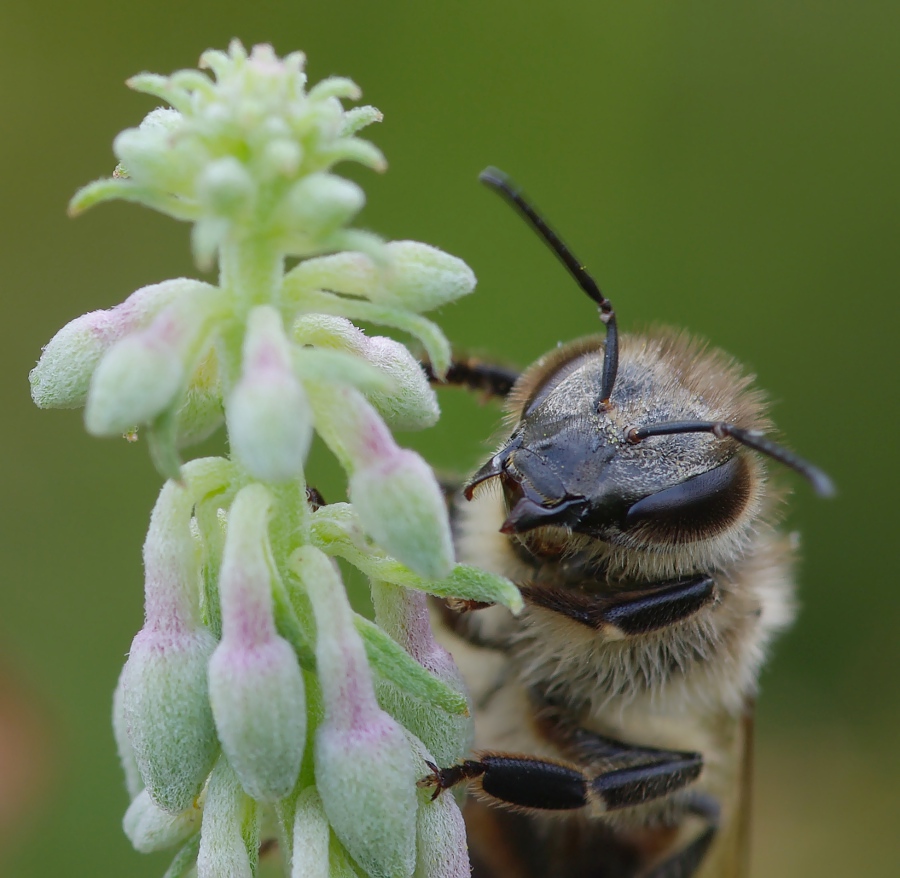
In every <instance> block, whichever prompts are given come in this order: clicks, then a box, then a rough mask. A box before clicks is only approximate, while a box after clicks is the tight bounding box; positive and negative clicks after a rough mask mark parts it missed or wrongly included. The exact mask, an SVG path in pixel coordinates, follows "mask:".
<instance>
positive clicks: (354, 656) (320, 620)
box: [294, 546, 418, 878]
mask: <svg viewBox="0 0 900 878" xmlns="http://www.w3.org/2000/svg"><path fill="white" fill-rule="evenodd" d="M294 557H295V565H294V566H295V570H296V571H297V573H298V575H299V576H300V578H301V580H302V582H303V585H304V586H305V587H306V590H307V592H308V594H309V597H310V600H311V602H312V606H313V612H314V614H315V619H316V631H317V638H316V664H317V670H318V675H319V680H320V683H321V686H322V699H323V702H324V713H325V715H324V718H323V721H322V723H321V725H320V726H319V728H318V729H317V731H316V741H315V751H314V755H315V771H316V783H317V785H318V790H319V795H320V796H321V797H322V803H323V805H324V808H325V813H326V814H327V815H328V819H329V821H330V823H331V825H332V827H333V828H334V831H335V834H336V835H337V837H338V838H339V839H340V841H341V842H342V843H343V844H344V846H345V847H346V848H347V850H348V851H349V853H350V854H351V856H352V857H353V858H354V859H355V860H356V861H357V862H358V863H359V864H360V865H361V866H362V867H363V868H364V869H365V870H366V871H367V872H368V873H369V874H370V875H372V876H375V878H409V876H411V875H412V872H413V868H414V866H415V831H416V827H415V823H416V807H417V797H416V780H417V779H418V775H417V773H416V772H417V770H418V769H417V765H416V762H415V760H414V758H413V754H412V750H411V748H410V744H409V741H408V739H407V737H406V733H405V732H404V730H403V728H402V727H401V726H400V725H399V724H398V723H397V722H396V721H395V720H393V719H392V718H391V717H390V716H389V715H388V714H386V713H385V712H384V711H382V710H381V709H380V708H379V707H378V703H377V702H376V700H375V693H374V691H373V687H372V674H371V671H370V670H369V666H368V663H367V661H366V653H365V648H364V646H363V643H362V640H361V639H360V636H359V634H358V633H357V631H356V628H355V625H354V622H353V611H352V610H351V609H350V604H349V603H348V601H347V597H346V594H345V592H344V587H343V583H342V582H341V579H340V576H339V575H338V573H337V571H336V570H335V567H334V565H333V562H332V561H331V560H330V559H329V558H328V557H327V556H326V555H324V554H323V553H322V552H320V551H319V550H318V549H314V548H313V547H311V546H304V547H303V548H302V549H299V550H298V551H297V552H296V554H295V556H294Z"/></svg>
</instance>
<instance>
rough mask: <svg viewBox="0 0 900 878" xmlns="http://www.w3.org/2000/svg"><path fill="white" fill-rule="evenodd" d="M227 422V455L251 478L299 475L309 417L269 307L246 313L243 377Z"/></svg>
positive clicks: (275, 316) (286, 345)
mask: <svg viewBox="0 0 900 878" xmlns="http://www.w3.org/2000/svg"><path fill="white" fill-rule="evenodd" d="M226 418H227V421H228V434H229V438H230V440H231V449H232V452H233V453H234V455H235V457H236V458H237V459H238V460H240V461H241V463H242V464H243V465H244V466H245V467H246V468H247V469H248V470H249V472H250V473H252V474H253V475H254V476H255V477H256V478H258V479H261V480H262V481H267V482H281V481H285V480H287V479H290V478H296V477H297V476H299V475H301V474H302V472H303V463H304V461H305V460H306V455H307V452H308V451H309V445H310V442H311V441H312V414H311V411H310V407H309V402H308V400H307V397H306V393H305V391H304V390H303V387H302V385H301V384H300V382H299V380H298V379H297V377H296V376H295V374H294V370H293V360H292V355H291V349H290V342H289V341H288V340H287V337H286V336H285V334H284V328H283V326H282V323H281V317H280V315H279V314H278V312H277V311H276V310H275V309H274V308H272V307H270V306H268V305H263V306H260V307H258V308H255V309H254V310H253V311H252V312H251V314H250V318H249V325H248V328H247V335H246V337H245V340H244V359H243V374H242V375H241V378H240V380H239V381H238V383H237V384H236V385H235V388H234V390H233V391H232V393H231V396H230V397H229V398H228V402H227V405H226Z"/></svg>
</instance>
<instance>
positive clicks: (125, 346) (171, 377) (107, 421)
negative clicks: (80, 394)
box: [84, 290, 218, 436]
mask: <svg viewBox="0 0 900 878" xmlns="http://www.w3.org/2000/svg"><path fill="white" fill-rule="evenodd" d="M217 299H218V296H217V291H214V290H212V291H209V292H208V293H205V294H203V295H198V296H194V297H192V298H191V299H189V300H186V301H180V302H176V303H174V304H172V305H170V306H169V307H168V308H166V309H165V310H163V311H162V313H160V314H158V315H157V317H156V318H155V319H154V320H153V322H152V323H151V324H150V325H149V326H148V327H147V328H146V329H143V330H141V331H139V332H134V333H132V334H130V335H127V336H126V337H125V338H123V339H122V340H121V341H119V342H118V343H117V344H115V345H113V347H112V348H111V349H110V350H109V351H108V352H107V353H106V355H105V356H104V357H103V359H102V360H101V361H100V364H99V365H98V366H97V369H96V371H95V372H94V374H93V377H92V379H91V387H90V391H89V392H88V398H87V406H86V408H85V412H84V420H85V425H86V426H87V429H88V432H89V433H93V434H94V435H95V436H115V435H120V434H122V433H124V432H125V431H126V430H128V429H129V428H131V427H134V426H138V425H141V424H147V423H149V422H151V421H152V420H153V419H154V418H156V417H157V416H158V415H159V414H161V413H162V412H163V411H164V410H165V409H167V408H169V406H170V405H172V404H173V402H174V401H175V399H176V397H177V396H178V395H179V393H180V392H181V391H182V390H183V389H185V387H186V384H187V378H188V376H189V375H190V370H192V369H193V367H194V366H195V363H196V361H197V360H198V359H199V355H200V353H201V352H202V349H203V347H204V343H205V342H206V338H207V334H208V328H209V324H210V322H212V320H214V319H215V316H216V310H215V309H216V305H217Z"/></svg>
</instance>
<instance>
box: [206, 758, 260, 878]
mask: <svg viewBox="0 0 900 878" xmlns="http://www.w3.org/2000/svg"><path fill="white" fill-rule="evenodd" d="M258 851H259V824H258V817H257V813H256V806H255V805H254V803H253V801H252V800H251V799H250V798H248V796H247V795H246V794H245V793H244V791H243V790H242V789H241V787H240V784H239V783H238V779H237V777H236V776H235V774H234V772H233V771H232V769H231V766H230V765H229V764H228V762H227V760H226V759H225V758H224V757H223V758H220V759H219V761H218V762H217V763H216V767H215V769H214V770H213V773H212V775H211V776H210V778H209V786H208V787H207V790H206V801H205V803H204V805H203V825H202V826H201V829H200V851H199V853H198V855H197V878H253V876H254V875H255V874H256V862H257V858H258Z"/></svg>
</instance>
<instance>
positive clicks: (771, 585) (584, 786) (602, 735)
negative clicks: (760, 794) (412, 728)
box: [421, 168, 833, 878]
mask: <svg viewBox="0 0 900 878" xmlns="http://www.w3.org/2000/svg"><path fill="white" fill-rule="evenodd" d="M481 179H482V181H483V182H485V183H486V184H487V185H488V186H490V187H491V188H493V189H494V190H496V191H497V192H498V193H500V194H501V195H502V196H503V197H504V198H505V199H506V200H507V201H508V202H509V203H510V204H511V205H512V206H514V207H515V208H516V209H517V210H518V211H519V213H520V214H521V215H522V216H523V217H524V218H525V219H526V220H527V221H528V223H529V224H530V225H531V226H532V228H533V229H534V230H535V231H537V233H538V234H539V235H540V236H541V237H542V238H543V240H544V241H545V243H547V244H548V245H549V247H550V248H551V249H552V251H553V252H554V253H555V254H556V256H557V257H559V259H560V260H561V261H562V263H563V264H564V265H565V267H566V268H567V269H568V271H569V273H570V274H571V275H572V277H573V278H574V279H575V281H576V282H577V283H578V285H579V286H580V287H581V289H582V290H583V291H584V292H585V293H586V294H587V295H588V296H589V297H590V298H591V299H592V300H593V301H594V302H595V303H596V305H597V306H598V308H599V311H600V319H601V321H602V323H603V324H604V325H605V330H606V332H605V338H603V337H592V338H587V339H583V340H579V341H574V342H571V343H570V344H567V345H564V346H562V347H559V348H557V349H555V350H553V351H551V352H550V353H548V354H546V355H545V356H543V357H541V358H540V359H539V360H538V361H537V362H536V363H534V364H533V365H532V366H531V367H529V368H528V369H526V370H525V371H524V372H523V373H522V374H521V375H517V374H515V373H514V372H510V371H508V370H505V369H502V368H498V367H494V366H490V365H488V364H485V363H481V362H478V361H475V360H468V361H467V360H460V361H458V362H456V363H454V365H453V367H452V368H451V370H450V372H449V374H448V376H447V379H446V380H447V381H448V382H449V383H452V384H458V385H462V386H466V387H469V388H471V389H476V390H481V391H486V392H487V393H488V394H490V395H494V396H497V397H503V398H505V405H506V413H507V417H508V422H509V427H510V429H509V431H508V433H507V435H506V438H504V440H503V442H502V443H501V445H500V448H499V450H498V451H497V452H496V453H495V454H494V455H492V456H491V458H490V459H489V460H488V461H487V463H485V464H484V466H482V467H481V468H480V469H479V470H478V471H477V472H476V473H475V474H474V475H473V476H472V477H471V479H470V480H469V482H468V483H467V485H466V486H465V488H464V490H463V492H462V496H461V497H460V498H459V499H458V500H457V502H456V505H455V507H454V515H453V518H454V531H455V539H456V545H457V550H458V554H459V557H460V560H462V561H465V562H466V563H470V564H477V565H480V566H482V567H484V568H487V569H489V570H491V571H493V572H495V573H498V574H502V575H505V576H507V577H509V578H510V579H512V580H513V581H514V582H516V584H517V585H519V587H520V588H521V591H522V594H523V596H524V598H525V602H526V609H525V610H524V611H523V613H522V614H521V615H520V616H518V617H515V616H513V615H512V614H510V613H509V612H508V611H507V610H505V609H504V608H502V607H488V608H483V607H478V608H476V607H475V606H467V607H456V608H449V607H445V608H443V609H442V611H441V613H440V616H441V623H440V628H441V631H440V632H439V636H440V639H441V640H442V642H443V643H444V645H445V646H447V647H448V648H449V649H450V651H451V652H452V654H453V656H454V658H455V659H456V662H457V664H458V665H459V667H460V669H461V671H462V673H463V676H464V678H465V679H466V682H467V684H468V686H469V687H470V690H471V695H472V699H473V703H474V708H475V709H474V716H475V747H476V749H475V751H474V755H473V756H472V758H471V759H467V760H465V761H463V762H462V763H460V764H457V765H451V766H444V767H440V768H439V767H437V766H434V767H433V773H432V774H431V775H429V776H428V777H426V778H424V779H423V780H422V782H421V783H422V785H425V786H433V787H434V788H435V789H434V795H439V794H440V793H441V792H442V791H443V790H445V789H447V788H450V787H453V786H456V785H457V784H463V783H467V784H468V785H469V791H470V793H471V795H470V797H469V799H468V801H467V804H466V807H465V817H466V823H467V826H468V831H469V837H470V850H471V854H472V860H473V867H474V872H473V875H474V876H475V878H548V876H552V878H636V876H642V878H687V876H700V875H702V876H707V878H712V876H715V878H722V876H729V878H733V876H745V875H746V874H747V868H748V866H747V833H748V823H747V820H748V811H749V808H748V801H749V792H750V790H749V781H750V755H751V745H752V735H751V733H752V719H753V703H754V696H755V691H756V683H757V678H758V675H759V671H760V668H761V666H762V663H763V661H764V659H765V657H766V654H767V652H768V650H769V645H770V643H771V642H772V640H773V638H774V637H775V635H777V634H778V633H779V632H781V631H782V630H784V629H785V628H786V627H787V626H788V625H789V624H790V622H791V621H792V617H793V615H794V605H793V581H792V571H791V568H792V560H793V559H792V556H793V549H792V545H791V540H790V539H789V538H788V537H786V536H785V535H784V534H783V533H781V532H780V531H779V529H778V517H779V507H780V506H781V504H782V500H783V494H784V492H783V491H781V490H780V489H778V488H776V487H775V486H773V485H772V484H770V483H769V481H768V477H767V475H766V469H765V465H764V460H763V458H769V459H771V460H775V461H777V462H778V463H780V464H784V465H786V466H788V467H790V468H791V469H793V470H795V471H796V472H798V473H800V474H801V475H802V476H804V477H806V478H807V479H808V480H809V481H810V482H811V484H812V486H813V488H814V489H815V490H816V492H817V493H819V494H822V495H830V494H832V493H833V487H832V484H831V482H830V480H829V478H828V477H827V476H826V475H825V474H824V473H823V472H822V471H821V470H819V469H818V468H816V467H814V466H813V465H811V464H810V463H808V462H806V461H805V460H803V459H802V458H800V457H798V456H797V455H795V454H794V453H793V452H791V451H789V450H787V449H786V448H785V447H783V446H782V445H780V444H777V443H776V442H775V441H773V440H772V439H771V438H769V433H770V431H771V429H772V425H771V423H770V421H769V419H768V417H767V414H766V404H765V401H764V399H763V397H762V395H761V393H760V392H759V391H758V390H756V389H755V388H754V386H753V383H752V377H751V376H748V375H747V374H746V373H745V372H744V371H743V370H742V369H741V367H740V366H739V365H738V364H737V363H736V362H735V361H734V360H732V359H731V358H730V357H728V356H727V355H725V354H724V353H722V352H720V351H717V350H711V349H708V348H707V347H705V346H704V345H703V344H702V343H700V342H698V341H696V340H695V339H692V338H691V337H689V336H688V335H686V334H684V333H679V332H674V331H669V330H663V331H654V332H650V333H648V334H645V335H637V334H635V335H632V334H623V335H622V336H621V338H620V337H619V334H618V328H617V323H616V314H615V311H614V310H613V307H612V304H611V303H610V301H609V299H607V298H606V296H605V295H604V294H603V293H602V292H601V290H600V288H599V287H598V285H597V284H596V282H595V281H594V280H593V278H592V277H591V276H590V275H589V274H588V272H587V270H586V269H585V268H584V266H583V265H582V263H581V262H579V261H578V260H577V259H576V258H575V257H574V256H573V254H572V253H571V251H570V250H569V249H568V248H567V247H566V245H565V244H564V243H563V242H562V240H561V239H560V238H559V237H558V236H557V235H556V233H555V232H554V231H553V230H552V229H551V228H550V227H549V226H548V225H547V223H546V222H545V221H544V220H543V219H542V218H541V216H540V215H539V214H538V213H537V212H536V211H535V209H534V208H533V207H532V206H531V204H530V203H529V202H528V201H527V200H526V199H525V197H524V196H523V195H522V194H521V192H519V191H518V190H517V189H516V187H515V186H514V185H513V184H512V183H511V181H510V180H509V179H508V178H507V177H506V176H505V175H504V174H502V173H501V172H500V171H497V170H496V169H493V168H489V169H487V170H486V171H484V172H483V173H482V175H481ZM490 486H495V487H499V490H494V491H491V490H489V487H490ZM476 610H477V611H476ZM496 806H500V807H496Z"/></svg>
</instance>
